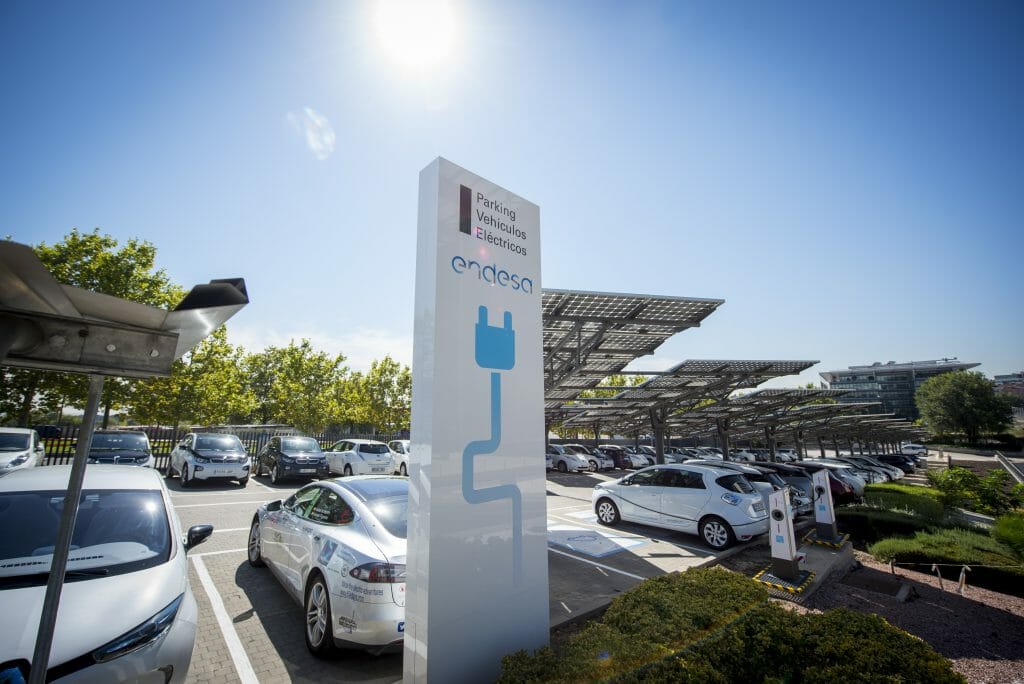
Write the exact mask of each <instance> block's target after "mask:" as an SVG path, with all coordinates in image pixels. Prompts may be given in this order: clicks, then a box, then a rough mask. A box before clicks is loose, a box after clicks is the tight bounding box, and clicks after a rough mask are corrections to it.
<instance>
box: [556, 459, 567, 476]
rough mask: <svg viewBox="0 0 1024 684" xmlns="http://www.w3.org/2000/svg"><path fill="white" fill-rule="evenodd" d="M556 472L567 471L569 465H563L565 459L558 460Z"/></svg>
mask: <svg viewBox="0 0 1024 684" xmlns="http://www.w3.org/2000/svg"><path fill="white" fill-rule="evenodd" d="M558 472H560V473H567V472H569V467H568V466H566V465H565V461H559V462H558Z"/></svg>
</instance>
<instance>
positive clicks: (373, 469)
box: [370, 468, 384, 473]
mask: <svg viewBox="0 0 1024 684" xmlns="http://www.w3.org/2000/svg"><path fill="white" fill-rule="evenodd" d="M370 470H372V471H373V472H375V473H383V472H384V468H370Z"/></svg>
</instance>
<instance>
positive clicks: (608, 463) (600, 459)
mask: <svg viewBox="0 0 1024 684" xmlns="http://www.w3.org/2000/svg"><path fill="white" fill-rule="evenodd" d="M562 446H563V447H565V448H566V449H569V450H571V451H575V452H576V453H577V454H579V455H580V456H582V457H584V458H585V459H587V462H588V463H590V469H591V470H593V471H598V470H614V469H615V461H613V460H612V459H611V458H610V457H608V456H606V455H605V454H604V453H602V452H600V451H598V450H597V449H588V448H587V447H585V446H583V445H582V444H563V445H562ZM548 455H549V456H550V454H548Z"/></svg>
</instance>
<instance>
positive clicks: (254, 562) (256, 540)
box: [249, 517, 264, 568]
mask: <svg viewBox="0 0 1024 684" xmlns="http://www.w3.org/2000/svg"><path fill="white" fill-rule="evenodd" d="M249 565H251V566H253V567H254V568H262V567H263V565H264V563H263V543H262V542H261V541H260V519H259V517H255V518H253V519H252V527H250V528H249Z"/></svg>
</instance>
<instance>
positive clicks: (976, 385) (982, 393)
mask: <svg viewBox="0 0 1024 684" xmlns="http://www.w3.org/2000/svg"><path fill="white" fill-rule="evenodd" d="M915 399H916V402H917V408H918V410H919V411H920V412H921V417H922V418H924V421H925V423H926V424H927V425H928V427H929V428H930V429H931V430H932V431H933V432H936V433H943V434H949V433H962V434H964V435H966V436H967V441H968V442H970V443H971V444H975V443H977V441H978V437H979V436H980V435H981V434H982V433H986V432H990V433H994V432H1000V431H1001V430H1003V429H1005V428H1006V427H1007V426H1009V425H1010V424H1011V423H1012V422H1013V408H1012V406H1011V405H1010V403H1009V402H1008V401H1007V400H1006V399H1005V397H1004V396H1003V395H999V394H996V392H995V388H994V386H993V384H992V381H991V380H988V379H987V378H986V377H985V376H984V375H982V374H981V373H974V372H966V371H957V372H953V373H943V374H941V375H936V376H934V377H931V378H928V380H926V381H925V382H924V384H922V385H921V387H920V388H919V389H918V390H917V396H916V397H915Z"/></svg>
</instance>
